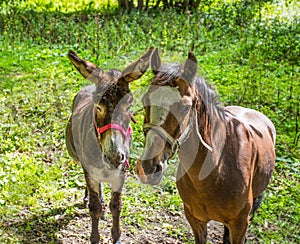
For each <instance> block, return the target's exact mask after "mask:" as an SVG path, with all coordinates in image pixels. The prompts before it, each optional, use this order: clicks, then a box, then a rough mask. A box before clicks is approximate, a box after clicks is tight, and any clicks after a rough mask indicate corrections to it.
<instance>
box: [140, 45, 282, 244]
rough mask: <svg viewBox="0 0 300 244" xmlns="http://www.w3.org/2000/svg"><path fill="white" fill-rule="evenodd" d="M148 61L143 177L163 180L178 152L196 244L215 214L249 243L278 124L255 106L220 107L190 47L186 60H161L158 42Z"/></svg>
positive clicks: (230, 234) (234, 236) (236, 242)
mask: <svg viewBox="0 0 300 244" xmlns="http://www.w3.org/2000/svg"><path fill="white" fill-rule="evenodd" d="M150 64H151V67H152V71H153V73H154V78H153V79H152V80H151V86H150V87H149V89H148V91H147V92H146V93H145V95H144V96H143V104H144V107H145V117H144V135H145V143H144V149H143V152H142V155H141V157H140V158H139V159H138V160H137V163H136V172H137V175H138V177H139V179H140V181H141V182H142V183H145V184H152V185H156V184H159V183H160V181H161V178H162V176H163V174H164V172H165V170H166V166H167V162H168V160H169V159H170V158H171V157H172V156H173V155H174V154H175V153H176V152H177V151H178V156H179V166H178V169H177V173H176V174H177V175H176V186H177V189H178V192H179V194H180V197H181V199H182V202H183V207H184V213H185V216H186V218H187V220H188V222H189V224H190V226H191V228H192V231H193V235H194V240H195V243H197V244H200V243H206V241H207V223H208V222H209V221H210V220H215V221H218V222H221V223H222V224H223V225H224V234H223V243H231V244H241V243H244V242H245V241H246V231H247V228H248V225H249V223H250V221H251V218H252V216H253V214H254V212H255V210H256V209H257V208H258V207H259V205H260V202H261V200H262V196H263V192H264V190H265V189H266V187H267V185H268V183H269V181H270V178H271V176H272V174H273V171H274V167H275V158H276V157H275V149H274V147H275V137H276V131H275V127H274V125H273V124H272V122H271V121H270V120H269V119H268V118H267V117H266V116H265V115H263V114H262V113H260V112H258V111H256V110H253V109H249V108H244V107H240V106H226V107H224V106H222V104H221V103H220V101H219V96H218V94H217V92H216V91H215V90H214V89H212V88H211V86H210V85H208V84H207V83H206V82H205V80H204V79H203V78H201V77H199V76H197V68H198V67H197V59H196V57H195V55H194V54H193V53H192V52H189V55H188V59H187V60H186V61H185V63H184V64H183V65H182V64H174V63H171V64H161V58H160V56H159V53H158V51H157V49H156V50H155V51H154V53H153V55H152V57H151V61H150Z"/></svg>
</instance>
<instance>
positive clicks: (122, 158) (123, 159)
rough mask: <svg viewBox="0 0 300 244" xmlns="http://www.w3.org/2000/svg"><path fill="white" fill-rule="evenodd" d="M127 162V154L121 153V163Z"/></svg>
mask: <svg viewBox="0 0 300 244" xmlns="http://www.w3.org/2000/svg"><path fill="white" fill-rule="evenodd" d="M125 160H126V157H125V154H123V153H121V154H120V161H121V162H125Z"/></svg>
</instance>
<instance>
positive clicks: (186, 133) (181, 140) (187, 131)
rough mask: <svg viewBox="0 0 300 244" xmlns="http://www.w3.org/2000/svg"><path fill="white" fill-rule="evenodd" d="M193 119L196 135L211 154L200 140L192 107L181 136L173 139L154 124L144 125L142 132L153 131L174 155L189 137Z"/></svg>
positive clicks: (194, 110)
mask: <svg viewBox="0 0 300 244" xmlns="http://www.w3.org/2000/svg"><path fill="white" fill-rule="evenodd" d="M194 119H195V123H196V128H195V129H196V133H197V135H198V137H199V139H200V141H201V143H202V145H203V146H204V147H206V148H207V149H208V150H209V151H210V152H212V151H213V148H212V147H211V146H210V145H208V144H207V143H206V142H205V141H204V139H203V138H202V136H201V134H200V132H199V128H198V118H197V111H196V109H195V108H194V107H192V110H191V115H190V118H189V123H188V126H187V127H186V128H185V129H184V131H183V132H182V134H181V135H180V136H179V138H177V139H175V138H174V137H173V136H171V135H170V134H169V133H168V132H167V131H166V130H165V129H164V128H162V127H161V126H159V125H155V124H152V123H146V124H144V130H146V131H148V130H150V129H153V130H154V131H155V132H156V133H157V134H158V135H160V136H161V137H162V138H163V139H165V140H166V141H167V142H168V143H169V144H170V146H171V150H172V153H173V154H175V153H176V152H177V151H178V149H179V147H180V146H181V145H182V144H183V143H184V142H185V140H186V139H187V138H188V136H189V135H190V132H191V130H192V127H193V123H194V122H193V120H194Z"/></svg>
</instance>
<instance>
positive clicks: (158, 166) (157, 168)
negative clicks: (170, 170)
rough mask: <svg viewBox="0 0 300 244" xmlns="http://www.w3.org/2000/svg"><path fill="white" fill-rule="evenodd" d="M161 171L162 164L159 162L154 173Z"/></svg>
mask: <svg viewBox="0 0 300 244" xmlns="http://www.w3.org/2000/svg"><path fill="white" fill-rule="evenodd" d="M160 171H162V166H161V165H160V164H158V165H156V166H155V169H154V173H159V172H160Z"/></svg>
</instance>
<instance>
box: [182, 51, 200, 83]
mask: <svg viewBox="0 0 300 244" xmlns="http://www.w3.org/2000/svg"><path fill="white" fill-rule="evenodd" d="M197 70H198V66H197V59H196V57H195V55H194V54H193V53H192V52H189V56H188V59H187V60H186V61H185V64H184V70H183V74H182V75H181V79H183V80H185V81H187V82H188V83H189V84H190V85H192V83H193V80H194V77H195V75H196V74H197Z"/></svg>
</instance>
